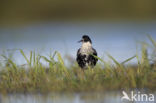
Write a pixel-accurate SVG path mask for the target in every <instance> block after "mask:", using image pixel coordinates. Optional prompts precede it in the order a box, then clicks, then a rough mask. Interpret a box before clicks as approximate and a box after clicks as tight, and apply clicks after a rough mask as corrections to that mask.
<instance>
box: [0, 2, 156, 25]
mask: <svg viewBox="0 0 156 103" xmlns="http://www.w3.org/2000/svg"><path fill="white" fill-rule="evenodd" d="M155 5H156V0H1V3H0V22H1V23H0V24H1V25H2V24H14V25H15V24H23V23H24V24H25V23H32V22H39V21H49V20H50V21H51V20H52V21H56V20H59V21H60V20H63V21H64V20H65V21H66V20H70V21H72V20H74V21H75V20H78V21H82V20H85V21H86V20H124V19H128V20H129V19H130V20H155V18H156V6H155Z"/></svg>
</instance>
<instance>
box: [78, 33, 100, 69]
mask: <svg viewBox="0 0 156 103" xmlns="http://www.w3.org/2000/svg"><path fill="white" fill-rule="evenodd" d="M78 42H82V46H81V48H79V49H78V51H77V58H76V61H77V63H78V65H79V66H80V67H81V68H82V69H86V68H87V67H88V66H90V67H94V66H95V65H96V63H97V61H98V59H97V58H95V56H97V52H96V50H95V49H94V48H93V47H92V41H91V39H90V37H89V36H88V35H83V36H82V39H81V40H80V41H78ZM94 55H95V56H94Z"/></svg>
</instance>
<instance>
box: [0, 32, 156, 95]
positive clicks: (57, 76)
mask: <svg viewBox="0 0 156 103" xmlns="http://www.w3.org/2000/svg"><path fill="white" fill-rule="evenodd" d="M148 38H149V40H150V41H151V43H152V44H153V45H152V46H153V51H154V52H153V53H156V41H154V40H153V39H152V37H150V36H149V35H148ZM147 50H148V47H147V45H145V44H142V51H141V57H139V56H140V55H139V54H138V53H136V55H135V56H132V57H130V58H128V59H126V60H125V61H123V62H122V63H119V62H118V61H117V60H116V59H115V58H113V57H112V56H111V55H110V54H108V53H107V55H108V57H109V58H110V59H111V60H112V61H113V62H114V63H113V64H112V63H110V62H107V61H105V60H103V59H102V58H100V57H97V56H95V57H96V58H98V59H99V63H98V64H97V65H96V67H94V68H88V69H87V70H85V71H82V70H81V69H80V68H79V67H78V65H77V64H76V63H75V64H74V65H72V66H70V67H66V66H65V64H64V60H63V58H62V56H61V54H60V53H59V52H58V51H55V52H54V53H53V55H52V54H51V55H49V57H45V56H41V55H40V54H37V53H36V52H35V51H30V55H29V56H26V55H25V53H24V51H23V50H19V51H20V53H21V55H22V56H23V58H25V60H26V62H27V69H26V66H17V64H16V63H15V62H14V61H13V60H12V59H11V58H9V57H7V56H6V55H1V56H2V57H3V58H4V59H5V63H6V65H5V66H3V65H1V68H2V70H1V71H0V92H4V93H8V92H9V93H10V92H11V93H12V92H64V91H71V92H80V91H105V90H121V89H134V88H137V89H145V88H146V89H150V90H156V66H155V63H153V65H151V64H150V60H149V58H148V57H149V54H148V53H147ZM55 57H56V59H55ZM134 58H136V59H137V60H138V61H137V63H136V65H130V64H129V65H126V64H125V63H128V62H129V61H130V60H132V59H134ZM14 59H15V58H14ZM41 59H42V60H44V61H45V62H47V63H49V66H44V65H42V64H41V62H40V61H41ZM153 62H154V60H153ZM1 64H2V63H1Z"/></svg>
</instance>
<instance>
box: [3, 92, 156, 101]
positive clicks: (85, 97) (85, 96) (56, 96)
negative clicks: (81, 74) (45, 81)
mask: <svg viewBox="0 0 156 103" xmlns="http://www.w3.org/2000/svg"><path fill="white" fill-rule="evenodd" d="M129 93H130V92H129ZM136 93H138V92H136ZM140 93H146V94H150V93H151V92H140ZM128 95H130V94H128ZM153 95H154V96H155V97H156V93H153ZM122 96H123V94H122V91H118V92H94V93H93V92H86V93H50V94H44V95H43V94H8V95H0V103H156V101H153V102H149V101H135V102H134V101H133V102H132V101H128V100H124V101H121V97H122Z"/></svg>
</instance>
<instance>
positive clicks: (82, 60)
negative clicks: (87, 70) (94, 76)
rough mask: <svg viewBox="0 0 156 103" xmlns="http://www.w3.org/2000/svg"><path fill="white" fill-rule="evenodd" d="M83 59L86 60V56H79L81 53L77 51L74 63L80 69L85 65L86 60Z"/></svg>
mask: <svg viewBox="0 0 156 103" xmlns="http://www.w3.org/2000/svg"><path fill="white" fill-rule="evenodd" d="M85 58H86V55H81V53H80V49H79V50H78V51H77V58H76V61H77V63H78V64H79V66H80V67H81V68H84V67H85V65H86V62H87V61H86V60H85Z"/></svg>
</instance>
